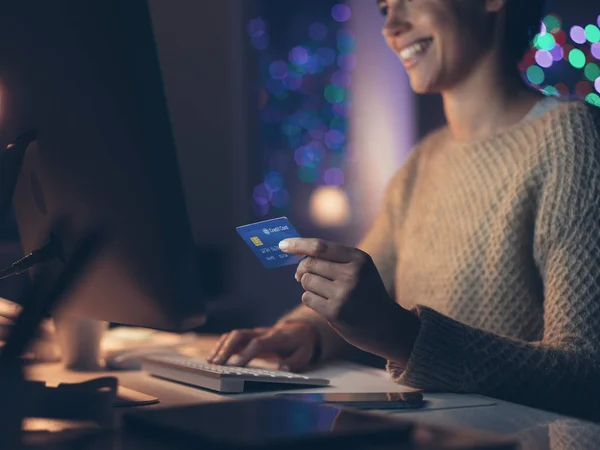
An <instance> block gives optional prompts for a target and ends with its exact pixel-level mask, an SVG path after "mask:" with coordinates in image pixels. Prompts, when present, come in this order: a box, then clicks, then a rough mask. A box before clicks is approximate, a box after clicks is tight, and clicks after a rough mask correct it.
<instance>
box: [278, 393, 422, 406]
mask: <svg viewBox="0 0 600 450" xmlns="http://www.w3.org/2000/svg"><path fill="white" fill-rule="evenodd" d="M277 396H278V397H281V398H285V399H288V400H298V401H305V402H312V403H324V404H331V405H335V406H338V407H342V406H346V407H351V408H356V409H365V410H367V409H379V410H382V409H386V410H405V409H418V408H422V407H423V406H424V405H425V401H424V400H423V394H422V393H421V392H418V391H415V392H388V393H386V392H382V393H377V392H373V393H371V392H368V393H337V392H332V393H323V394H320V393H319V394H278V395H277Z"/></svg>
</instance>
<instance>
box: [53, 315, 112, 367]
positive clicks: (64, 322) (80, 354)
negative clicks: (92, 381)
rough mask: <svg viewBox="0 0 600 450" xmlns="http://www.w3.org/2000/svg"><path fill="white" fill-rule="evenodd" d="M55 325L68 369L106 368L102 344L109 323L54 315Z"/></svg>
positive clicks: (63, 358) (63, 359)
mask: <svg viewBox="0 0 600 450" xmlns="http://www.w3.org/2000/svg"><path fill="white" fill-rule="evenodd" d="M54 326H55V328H56V335H57V337H58V342H59V345H60V350H61V354H62V362H63V364H64V366H65V368H66V369H68V370H74V371H81V372H95V371H98V370H102V369H104V360H103V358H102V352H101V345H102V338H103V337H104V332H105V331H106V330H107V329H108V323H107V322H102V321H98V320H91V319H83V318H80V317H68V316H59V317H54Z"/></svg>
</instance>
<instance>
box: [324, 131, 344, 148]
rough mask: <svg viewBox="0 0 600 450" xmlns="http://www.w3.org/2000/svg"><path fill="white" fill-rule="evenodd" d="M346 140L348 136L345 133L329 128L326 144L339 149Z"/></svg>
mask: <svg viewBox="0 0 600 450" xmlns="http://www.w3.org/2000/svg"><path fill="white" fill-rule="evenodd" d="M344 142H346V136H344V133H342V132H341V131H338V130H329V131H328V132H327V133H326V134H325V144H326V145H327V147H329V148H330V149H332V150H337V149H339V148H340V147H341V146H342V145H344Z"/></svg>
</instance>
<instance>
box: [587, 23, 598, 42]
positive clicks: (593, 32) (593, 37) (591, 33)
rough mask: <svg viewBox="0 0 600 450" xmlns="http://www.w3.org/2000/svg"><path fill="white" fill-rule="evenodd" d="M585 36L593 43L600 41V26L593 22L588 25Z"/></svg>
mask: <svg viewBox="0 0 600 450" xmlns="http://www.w3.org/2000/svg"><path fill="white" fill-rule="evenodd" d="M585 37H586V38H587V40H588V41H589V42H591V43H596V42H600V28H598V27H597V26H596V25H592V24H590V25H588V26H586V27H585Z"/></svg>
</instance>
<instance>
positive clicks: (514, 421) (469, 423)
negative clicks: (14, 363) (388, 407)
mask: <svg viewBox="0 0 600 450" xmlns="http://www.w3.org/2000/svg"><path fill="white" fill-rule="evenodd" d="M203 344H204V346H206V347H210V345H211V344H212V340H210V339H203ZM311 373H312V374H314V375H317V376H320V377H325V378H329V379H330V380H331V382H332V385H333V387H332V388H329V390H328V391H330V392H331V391H337V392H401V391H403V390H406V388H404V387H402V386H398V385H396V384H394V383H393V382H391V381H390V380H389V378H388V377H387V374H386V373H385V372H384V371H382V370H378V369H372V368H365V367H361V366H357V365H355V364H351V363H346V362H339V363H333V364H329V365H327V366H324V367H322V368H319V369H316V370H315V371H313V372H311ZM103 375H111V376H117V377H118V378H119V380H120V382H121V384H122V385H123V386H125V387H128V388H131V389H135V390H137V391H140V392H144V393H146V394H150V395H154V396H156V397H158V398H159V399H160V401H161V403H160V404H159V405H156V406H155V407H165V406H176V405H189V404H197V403H203V402H218V401H227V400H231V399H241V398H248V397H257V396H262V397H264V396H272V395H274V394H275V392H263V393H252V394H236V395H226V396H224V395H220V394H216V393H213V392H209V391H205V390H202V389H197V388H193V387H189V386H185V385H180V384H176V383H172V382H169V381H165V380H160V379H157V378H153V377H151V376H149V375H147V374H145V373H142V372H117V373H116V372H110V373H109V372H100V373H73V372H66V371H64V370H63V369H62V367H61V366H60V365H58V364H46V365H37V366H32V367H31V369H30V371H29V377H30V378H32V379H38V380H44V381H47V382H48V383H50V384H58V383H59V382H78V381H84V380H87V379H90V378H95V377H98V376H103ZM318 391H319V390H311V392H318ZM294 392H302V391H294ZM426 399H427V400H428V401H429V407H428V409H425V410H419V411H411V412H409V411H403V412H395V413H394V414H401V415H402V416H403V417H406V418H409V419H411V420H414V421H416V422H419V423H424V424H428V425H437V426H442V427H458V428H466V429H474V430H480V431H490V432H495V433H498V434H501V435H503V436H514V437H516V438H517V439H518V440H519V442H520V443H521V446H522V448H523V449H524V450H530V449H531V450H538V449H552V450H567V449H569V450H571V449H582V450H583V449H590V448H599V447H600V425H597V424H593V423H589V422H584V421H580V420H575V419H571V418H567V417H564V416H560V415H557V414H552V413H547V412H544V411H539V410H536V409H532V408H528V407H524V406H520V405H515V404H512V403H507V402H503V401H498V400H495V399H489V398H486V397H482V396H477V395H457V394H427V395H426Z"/></svg>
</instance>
